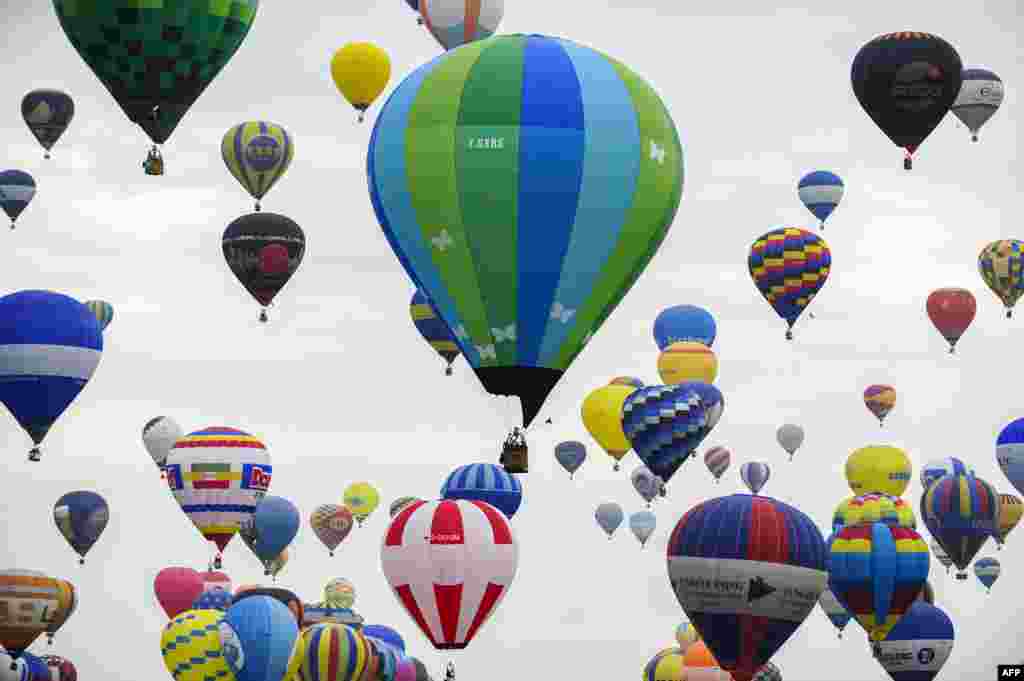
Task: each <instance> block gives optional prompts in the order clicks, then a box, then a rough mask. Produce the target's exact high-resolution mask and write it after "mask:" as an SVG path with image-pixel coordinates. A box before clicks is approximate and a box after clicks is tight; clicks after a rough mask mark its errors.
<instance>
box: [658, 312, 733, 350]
mask: <svg viewBox="0 0 1024 681" xmlns="http://www.w3.org/2000/svg"><path fill="white" fill-rule="evenodd" d="M717 333H718V327H717V326H716V325H715V318H714V317H712V316H711V313H710V312H708V311H707V310H705V309H704V308H702V307H697V306H696V305H675V306H673V307H669V308H666V309H664V310H662V311H661V313H660V314H659V315H658V317H657V318H656V319H655V320H654V342H655V343H657V344H658V349H659V350H664V349H665V348H667V347H668V346H670V345H672V344H673V343H679V342H681V341H687V342H691V343H703V344H704V345H706V346H708V347H709V348H710V347H711V346H712V345H714V344H715V335H716V334H717Z"/></svg>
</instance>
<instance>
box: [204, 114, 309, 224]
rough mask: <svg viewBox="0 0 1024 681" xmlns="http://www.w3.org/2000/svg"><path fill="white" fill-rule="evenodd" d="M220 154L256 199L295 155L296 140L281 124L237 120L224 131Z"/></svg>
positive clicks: (260, 197)
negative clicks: (238, 121)
mask: <svg viewBox="0 0 1024 681" xmlns="http://www.w3.org/2000/svg"><path fill="white" fill-rule="evenodd" d="M220 155H221V158H222V159H224V165H226V166H227V168H228V172H230V173H231V174H232V175H234V177H235V179H236V180H238V183H239V184H240V185H242V187H243V188H244V189H245V191H247V192H249V196H251V197H252V198H254V199H256V206H257V210H259V205H260V204H259V200H260V199H262V198H263V197H264V196H266V194H267V192H269V191H270V189H271V187H273V186H274V185H275V184H277V181H278V180H280V179H281V177H283V176H284V174H285V173H286V172H287V171H288V166H290V165H291V163H292V159H293V158H294V157H295V142H294V140H293V139H292V136H291V135H289V134H288V131H287V130H285V129H284V128H283V127H281V126H280V125H277V124H276V123H268V122H267V121H247V122H245V123H239V124H238V125H236V126H234V127H233V128H230V129H229V130H228V131H227V132H226V133H224V138H223V139H222V140H221V144H220Z"/></svg>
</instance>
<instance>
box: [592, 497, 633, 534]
mask: <svg viewBox="0 0 1024 681" xmlns="http://www.w3.org/2000/svg"><path fill="white" fill-rule="evenodd" d="M625 517H626V515H625V513H623V512H622V507H621V506H619V505H618V504H616V503H615V502H614V501H606V502H604V503H602V504H598V506H597V510H595V511H594V520H596V521H597V526H598V527H600V528H601V529H602V530H604V533H605V534H607V535H608V540H609V541H611V538H612V535H613V534H615V530H617V529H619V526H620V525H622V521H623V519H624V518H625Z"/></svg>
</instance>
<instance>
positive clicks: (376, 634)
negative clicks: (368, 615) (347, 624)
mask: <svg viewBox="0 0 1024 681" xmlns="http://www.w3.org/2000/svg"><path fill="white" fill-rule="evenodd" d="M363 634H364V635H365V636H370V637H373V638H376V639H380V640H381V641H384V642H385V643H387V644H389V645H391V646H392V647H394V648H397V649H398V650H399V652H402V653H404V652H405V640H404V639H403V638H402V635H401V634H399V633H398V632H397V631H395V630H394V629H392V628H391V627H388V626H385V625H383V624H367V625H366V626H364V627H363Z"/></svg>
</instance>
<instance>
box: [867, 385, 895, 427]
mask: <svg viewBox="0 0 1024 681" xmlns="http://www.w3.org/2000/svg"><path fill="white" fill-rule="evenodd" d="M864 406H865V407H867V408H868V411H870V412H871V413H872V414H874V415H875V418H876V419H878V425H882V424H884V423H885V417H886V416H888V415H889V412H890V411H892V408H893V407H895V406H896V389H895V388H893V387H892V386H891V385H880V384H875V385H869V386H868V387H867V388H865V389H864Z"/></svg>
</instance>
